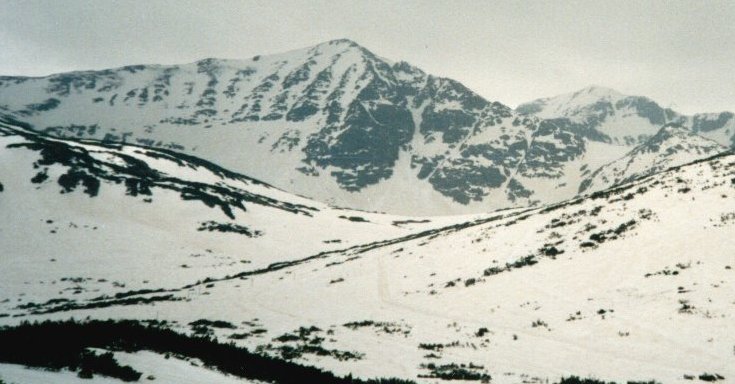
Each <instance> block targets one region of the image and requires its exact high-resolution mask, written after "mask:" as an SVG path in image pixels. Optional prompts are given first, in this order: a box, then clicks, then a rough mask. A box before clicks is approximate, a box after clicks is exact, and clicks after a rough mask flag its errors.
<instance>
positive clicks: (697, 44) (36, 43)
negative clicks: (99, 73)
mask: <svg viewBox="0 0 735 384" xmlns="http://www.w3.org/2000/svg"><path fill="white" fill-rule="evenodd" d="M342 37H346V38H350V39H352V40H355V41H356V42H358V43H359V44H361V45H363V46H365V47H367V48H369V49H370V50H372V51H373V52H374V53H376V54H378V55H380V56H383V57H386V58H388V59H391V60H405V61H408V62H410V63H412V64H414V65H417V66H419V67H421V68H422V69H424V70H426V71H427V72H429V73H432V74H436V75H440V76H446V77H451V78H454V79H456V80H459V81H461V82H463V83H464V84H465V85H467V86H468V87H469V88H471V89H473V90H475V91H476V92H478V93H479V94H481V95H482V96H484V97H486V98H488V99H490V100H498V101H501V102H503V103H506V104H508V105H511V106H515V105H516V104H518V103H520V102H524V101H528V100H531V99H534V98H537V97H543V96H551V95H555V94H559V93H565V92H570V91H574V90H576V89H578V88H582V87H584V86H586V85H589V84H596V85H602V86H607V87H611V88H615V89H617V90H619V91H621V92H623V93H626V94H636V95H645V96H649V97H651V98H653V99H655V100H657V101H659V102H661V103H662V104H664V105H665V106H670V105H672V104H673V106H674V107H675V109H677V110H679V111H681V112H686V113H692V112H704V111H719V110H735V75H734V74H733V69H735V2H732V1H642V0H641V1H609V0H608V1H579V2H577V1H564V2H562V1H543V2H542V1H527V2H520V1H518V2H516V1H449V0H447V1H395V0H393V1H375V0H372V1H346V0H345V1H314V0H310V1H306V0H304V1H216V2H215V1H211V2H206V1H201V0H200V1H150V0H149V1H115V2H113V1H102V0H94V1H71V0H68V1H59V0H51V1H10V0H5V1H2V2H0V74H7V75H44V74H49V73H55V72H63V71H70V70H77V69H101V68H107V67H117V66H122V65H128V64H140V63H162V64H174V63H186V62H192V61H195V60H198V59H201V58H204V57H221V58H234V59H237V58H249V57H252V56H253V55H256V54H268V53H277V52H281V51H286V50H290V49H295V48H301V47H306V46H310V45H314V44H317V43H320V42H322V41H326V40H331V39H335V38H342Z"/></svg>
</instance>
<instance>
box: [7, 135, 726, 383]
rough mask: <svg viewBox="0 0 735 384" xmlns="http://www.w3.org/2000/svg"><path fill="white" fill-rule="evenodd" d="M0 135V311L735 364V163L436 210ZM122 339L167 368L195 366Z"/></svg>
mask: <svg viewBox="0 0 735 384" xmlns="http://www.w3.org/2000/svg"><path fill="white" fill-rule="evenodd" d="M0 132H1V134H0V182H1V183H2V186H3V187H2V192H0V206H1V207H3V209H1V210H0V244H2V250H3V257H2V258H0V324H3V325H17V324H19V323H21V322H22V321H24V320H30V321H35V320H43V319H55V320H58V319H68V318H70V317H74V318H77V319H83V318H87V317H89V318H91V319H109V318H112V319H135V320H151V321H153V320H155V321H156V322H158V323H160V322H162V321H165V322H166V323H165V324H168V326H170V327H171V328H173V329H175V330H177V331H179V332H183V333H187V334H199V335H206V336H209V337H214V338H216V339H217V340H220V341H222V342H223V343H224V342H231V343H233V345H235V346H240V347H246V348H247V349H248V350H251V351H256V352H257V353H260V354H264V355H269V356H275V357H279V358H282V359H288V360H290V361H294V362H298V363H301V364H306V365H313V366H317V367H319V368H322V369H326V370H328V371H331V372H334V373H335V374H337V375H339V376H346V375H348V374H351V375H353V377H360V378H375V377H396V378H400V379H406V380H412V381H415V382H418V383H437V382H444V381H445V380H452V379H457V378H463V379H465V380H469V381H475V382H483V381H491V382H494V383H529V382H530V383H544V382H547V381H548V382H558V381H559V379H560V378H561V377H562V376H567V377H568V376H569V375H580V376H584V377H594V378H598V379H601V380H605V381H606V382H607V381H609V380H614V381H616V382H627V381H629V380H634V381H638V382H640V381H643V382H649V381H650V380H655V381H656V382H661V383H671V382H689V381H688V380H689V379H692V378H693V379H695V380H696V379H697V378H700V377H702V378H704V379H702V380H705V379H708V378H713V379H714V380H718V379H719V378H722V379H721V380H722V381H724V382H727V380H732V378H733V377H735V365H733V364H732V359H733V356H732V348H733V345H735V321H733V316H735V306H734V304H733V302H732V301H733V297H735V285H734V284H735V275H733V273H734V272H733V268H732V267H733V264H734V263H735V260H733V257H732V255H733V252H735V239H733V236H732V231H733V226H734V225H735V200H734V199H733V196H735V181H733V173H734V170H735V155H732V154H728V153H723V154H719V155H715V156H713V157H711V158H709V159H706V160H700V161H697V162H695V163H691V164H688V165H684V166H681V167H676V168H673V169H669V170H666V171H663V172H659V173H656V174H652V175H648V176H644V177H641V178H639V179H636V180H634V181H632V182H629V183H626V184H622V185H620V186H616V187H614V188H612V189H605V190H602V191H598V192H595V193H592V194H589V195H587V196H582V197H577V198H574V199H571V200H567V201H564V202H562V203H558V204H554V205H544V206H539V207H533V208H526V209H521V210H505V211H499V212H493V213H486V214H481V215H475V216H472V217H455V218H441V219H437V218H431V219H424V218H397V217H392V216H387V215H382V214H375V213H364V212H356V211H345V210H339V209H334V208H330V207H328V206H325V205H323V204H320V203H315V202H313V201H309V200H307V199H304V198H300V197H297V196H293V195H289V194H287V193H285V192H283V191H281V190H278V189H276V188H273V187H270V186H268V185H266V184H263V183H260V182H258V181H256V180H254V179H251V178H248V177H245V176H242V175H238V174H234V173H232V172H229V171H226V170H225V169H222V168H220V167H217V166H215V165H213V164H210V163H207V162H205V161H202V160H199V159H197V158H194V157H190V156H186V155H181V154H177V153H175V152H172V151H166V150H154V149H150V148H146V147H139V146H133V145H116V144H99V143H95V142H90V141H74V140H60V139H52V138H48V137H45V136H40V135H37V134H35V133H32V132H28V131H25V130H23V129H21V128H18V127H15V126H14V125H13V124H10V123H4V124H3V125H2V127H0ZM660 135H661V136H666V135H670V136H672V137H678V136H679V135H680V132H679V130H678V129H673V128H671V127H668V128H666V129H665V130H663V131H662V132H660ZM668 141H669V139H662V142H663V143H665V142H668ZM662 145H663V144H662ZM6 207H7V208H6ZM427 220H429V221H428V222H427ZM220 231H224V232H220ZM256 231H257V232H256ZM338 240H339V241H338ZM340 241H341V242H340ZM259 242H262V243H259ZM692 249H696V252H692V251H691V250H692ZM184 265H186V267H185V266H184ZM187 267H188V268H187ZM113 353H114V355H115V357H116V358H118V360H120V361H123V362H125V363H126V364H131V365H133V367H134V368H136V369H138V370H140V371H141V372H142V373H144V374H145V375H149V374H154V373H155V374H159V372H161V374H160V376H156V377H160V378H161V379H158V378H157V379H156V381H155V382H162V383H166V382H170V383H173V382H176V380H175V379H166V377H171V376H166V375H163V373H165V372H163V371H166V370H169V369H183V368H182V367H183V366H191V364H187V363H185V362H180V361H179V360H178V358H179V357H177V356H176V355H175V354H174V356H172V357H171V360H169V359H168V358H165V357H164V356H162V355H159V354H156V353H154V352H151V351H142V352H135V353H133V352H131V351H129V350H127V351H121V350H120V349H117V350H114V351H113ZM194 363H196V361H194ZM177 364H178V365H177ZM158 367H170V368H165V369H163V371H160V369H162V368H158ZM171 367H174V368H171ZM175 367H178V368H175ZM195 368H197V369H198V368H202V369H204V367H203V365H202V364H201V363H197V366H196V367H195ZM185 372H191V374H192V375H196V377H199V375H203V376H206V375H205V374H209V376H207V377H211V374H212V372H209V373H207V372H205V373H202V372H198V371H197V372H194V368H189V369H187V370H185ZM64 375H66V376H64ZM59 377H60V378H64V380H66V379H68V378H69V377H71V378H74V376H73V374H71V373H69V372H68V371H62V372H60V373H54V372H48V371H44V372H42V373H36V372H35V371H28V372H25V371H22V370H20V369H18V368H17V367H16V366H13V365H8V364H0V379H2V380H4V381H10V382H14V381H18V382H25V383H29V384H34V383H41V382H49V381H54V378H59ZM143 377H145V376H143ZM226 378H227V380H224V379H222V380H221V381H222V382H231V381H230V380H231V379H232V380H234V379H233V378H232V377H230V376H227V377H226ZM34 380H35V381H34ZM166 380H169V381H166ZM210 380H215V381H216V379H210ZM204 381H206V380H203V381H202V382H204ZM54 382H55V381H54ZM246 382H247V381H246Z"/></svg>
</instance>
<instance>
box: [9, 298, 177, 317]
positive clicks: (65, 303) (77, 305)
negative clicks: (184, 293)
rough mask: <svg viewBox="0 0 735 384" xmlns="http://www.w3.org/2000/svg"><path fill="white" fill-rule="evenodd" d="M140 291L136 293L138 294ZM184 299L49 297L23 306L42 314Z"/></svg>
mask: <svg viewBox="0 0 735 384" xmlns="http://www.w3.org/2000/svg"><path fill="white" fill-rule="evenodd" d="M139 294H140V293H136V295H139ZM181 300H184V299H183V298H181V297H176V296H174V295H173V294H168V295H160V296H149V297H125V298H120V299H104V298H103V299H100V298H95V299H92V300H90V301H88V302H76V301H70V300H67V299H51V300H49V301H47V302H46V303H43V304H34V303H28V304H25V305H24V307H23V308H21V307H18V309H28V310H29V313H30V314H32V315H42V314H47V313H57V312H67V311H77V310H84V309H96V308H107V307H112V306H118V305H145V304H153V303H157V302H162V301H181Z"/></svg>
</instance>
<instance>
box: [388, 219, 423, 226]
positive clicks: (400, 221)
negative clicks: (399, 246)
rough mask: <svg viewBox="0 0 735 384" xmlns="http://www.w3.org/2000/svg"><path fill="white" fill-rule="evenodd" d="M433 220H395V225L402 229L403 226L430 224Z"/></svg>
mask: <svg viewBox="0 0 735 384" xmlns="http://www.w3.org/2000/svg"><path fill="white" fill-rule="evenodd" d="M430 222H431V220H429V219H425V220H394V221H393V225H395V226H396V227H400V226H401V225H403V224H422V223H430Z"/></svg>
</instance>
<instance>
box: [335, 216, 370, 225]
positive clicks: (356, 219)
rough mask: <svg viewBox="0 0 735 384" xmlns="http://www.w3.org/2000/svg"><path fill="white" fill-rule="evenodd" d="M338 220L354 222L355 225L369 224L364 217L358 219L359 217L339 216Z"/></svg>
mask: <svg viewBox="0 0 735 384" xmlns="http://www.w3.org/2000/svg"><path fill="white" fill-rule="evenodd" d="M339 218H340V219H345V220H349V221H354V222H356V223H369V221H368V220H366V219H365V218H364V217H360V216H344V215H340V216H339Z"/></svg>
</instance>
